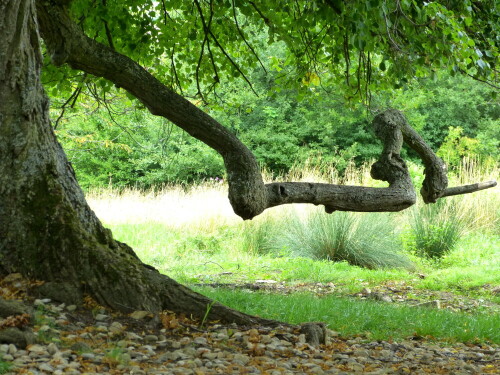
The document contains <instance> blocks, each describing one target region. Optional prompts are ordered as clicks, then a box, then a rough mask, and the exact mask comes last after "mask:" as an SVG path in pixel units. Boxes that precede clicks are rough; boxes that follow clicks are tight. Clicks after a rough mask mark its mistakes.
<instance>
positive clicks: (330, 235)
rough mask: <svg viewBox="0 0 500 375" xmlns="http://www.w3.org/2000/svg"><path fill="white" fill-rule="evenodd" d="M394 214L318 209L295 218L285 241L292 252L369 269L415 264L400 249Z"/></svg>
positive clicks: (408, 267) (410, 266)
mask: <svg viewBox="0 0 500 375" xmlns="http://www.w3.org/2000/svg"><path fill="white" fill-rule="evenodd" d="M395 228H396V227H395V225H394V222H393V219H392V216H391V215H389V214H381V213H377V214H360V213H349V212H335V213H333V214H326V213H323V212H320V211H314V212H313V213H311V214H310V215H309V216H307V217H306V218H305V219H303V220H293V221H292V222H291V227H290V230H289V232H288V233H286V235H285V238H284V241H283V242H285V243H286V247H287V248H288V249H289V251H290V252H291V253H292V254H295V255H297V256H306V257H311V258H315V259H327V260H331V261H335V262H340V261H347V262H348V263H349V264H352V265H356V266H361V267H365V268H370V269H375V268H407V269H413V264H412V262H411V261H410V260H409V258H408V257H406V256H405V255H404V254H402V253H401V252H400V250H401V243H400V240H399V237H398V235H397V233H395Z"/></svg>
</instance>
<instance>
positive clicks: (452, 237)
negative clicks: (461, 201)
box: [410, 200, 465, 259]
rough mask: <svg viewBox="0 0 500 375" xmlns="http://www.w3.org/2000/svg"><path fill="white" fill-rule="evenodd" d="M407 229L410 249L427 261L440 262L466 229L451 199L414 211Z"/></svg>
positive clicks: (423, 206) (422, 206) (419, 207)
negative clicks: (409, 228) (427, 259)
mask: <svg viewBox="0 0 500 375" xmlns="http://www.w3.org/2000/svg"><path fill="white" fill-rule="evenodd" d="M410 227H411V230H410V249H412V250H413V252H414V253H415V254H416V255H418V256H421V257H424V258H429V259H441V258H442V257H444V256H445V255H446V254H448V253H450V252H451V251H452V250H453V249H454V248H455V246H456V245H457V243H458V241H459V239H460V237H461V235H462V233H463V232H464V229H465V226H464V221H463V220H462V218H461V216H460V215H459V210H458V208H457V205H456V203H455V202H454V201H451V200H449V201H446V200H438V201H437V202H436V203H434V204H427V205H420V206H417V207H415V208H413V209H412V211H411V214H410Z"/></svg>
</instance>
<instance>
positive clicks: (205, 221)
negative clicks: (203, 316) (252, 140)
mask: <svg viewBox="0 0 500 375" xmlns="http://www.w3.org/2000/svg"><path fill="white" fill-rule="evenodd" d="M498 190H499V189H498V188H496V190H495V189H491V191H489V192H488V193H487V194H486V193H485V194H484V195H482V196H480V195H476V196H474V195H473V194H471V195H469V196H468V197H465V198H457V200H448V199H447V200H446V201H445V202H446V203H445V204H441V205H440V206H436V207H435V208H432V209H431V210H430V211H429V209H428V208H427V207H426V206H422V205H417V207H416V208H413V211H410V210H406V211H404V212H402V213H395V214H366V215H365V214H342V213H334V214H332V215H326V214H324V213H322V212H321V210H320V209H319V208H311V207H310V206H300V205H295V206H292V207H278V208H274V209H271V210H267V211H266V212H265V213H264V214H262V215H260V216H259V217H257V218H256V219H254V220H252V221H249V222H242V221H241V220H240V219H238V218H236V217H235V216H234V214H233V213H232V212H231V210H230V207H229V208H228V207H227V206H225V205H227V204H228V202H227V196H226V195H225V194H226V193H225V192H224V191H223V189H222V188H221V187H217V189H216V190H214V189H212V188H211V187H208V188H204V187H197V188H196V190H195V191H194V192H193V191H191V192H184V191H183V190H181V189H175V190H173V191H172V192H169V191H165V192H162V193H161V194H159V195H158V194H156V195H155V194H150V195H141V194H140V192H133V193H129V194H128V195H127V193H126V194H125V195H123V194H121V195H116V194H111V193H109V192H108V193H104V194H101V195H99V196H96V197H94V198H92V197H91V198H90V203H91V206H92V207H93V208H94V209H95V210H96V212H97V214H98V216H99V217H101V218H102V219H103V221H104V223H105V225H106V226H108V227H109V228H110V229H111V230H112V231H113V234H114V236H115V237H116V238H117V239H118V240H120V241H123V242H126V243H128V244H129V245H130V246H132V247H133V248H134V250H135V251H136V253H137V255H138V256H139V257H140V258H141V259H142V260H143V261H144V262H145V263H148V264H150V265H152V266H154V267H156V268H157V269H158V270H159V271H160V272H162V273H165V274H167V275H169V276H171V277H173V278H174V279H176V280H178V281H179V282H181V283H184V284H187V285H190V286H192V287H193V288H196V289H197V290H198V291H200V292H201V293H203V294H206V295H207V296H209V297H211V298H213V299H216V300H217V301H220V302H222V303H224V304H227V305H229V306H231V307H234V308H237V309H240V310H242V311H245V312H247V313H251V314H255V315H260V316H263V317H267V318H273V319H279V320H283V321H287V322H292V323H299V322H306V321H323V322H326V323H327V324H328V325H329V327H330V328H331V329H333V330H335V331H338V332H340V333H341V334H343V335H356V334H363V335H367V337H370V338H373V339H386V340H387V339H391V338H392V339H398V340H399V339H402V338H407V337H411V336H415V335H416V336H425V337H434V338H436V339H439V340H448V341H467V342H470V341H480V342H495V343H499V342H500V337H499V332H500V315H499V314H498V313H497V311H498V308H497V307H498V304H500V295H499V293H498V292H494V291H495V288H497V287H499V286H500V225H499V222H500V220H499V211H498V207H499V206H500V199H499V194H498ZM453 199H455V198H453ZM335 215H337V216H335ZM339 215H344V216H339ZM339 218H340V219H339ZM412 220H419V225H418V226H417V227H412V225H411V224H412ZM450 226H453V230H455V231H456V233H458V234H459V235H458V236H455V235H454V236H453V240H452V237H451V236H449V232H447V231H448V229H449V227H450ZM422 228H423V229H422ZM419 231H420V232H419ZM444 234H446V236H445V235H444ZM442 238H448V240H447V241H450V242H449V243H443V242H442V241H441V239H442ZM451 241H452V242H453V244H451ZM450 244H451V245H452V246H448V245H450ZM418 246H429V249H430V250H431V251H432V254H439V255H440V257H436V258H433V259H429V258H425V257H422V254H423V253H422V252H421V251H419V249H418V248H416V247H418ZM441 255H442V256H441ZM382 258H384V259H382ZM332 259H334V260H337V261H335V262H334V261H332ZM342 259H344V261H338V260H342ZM360 265H364V266H365V267H361V266H360ZM257 280H274V281H275V282H277V283H284V284H285V285H286V286H289V287H291V288H292V289H293V290H295V289H296V290H299V292H298V293H292V294H291V295H279V294H269V293H257V292H249V291H245V290H238V289H231V290H228V289H227V288H216V289H214V288H208V287H206V286H203V285H204V284H219V285H221V284H243V283H254V282H255V281H257ZM313 283H325V284H326V283H331V284H334V285H335V292H334V293H333V294H329V295H325V296H318V295H315V294H311V293H310V294H307V293H304V292H300V290H302V291H303V290H304V289H300V288H296V286H299V285H301V284H313ZM391 283H392V284H394V285H395V284H397V285H405V286H411V288H413V290H414V294H415V297H416V298H417V300H418V298H419V294H421V295H424V294H426V293H427V294H429V293H430V292H429V291H437V293H441V292H448V293H450V294H452V296H453V298H459V299H460V298H463V299H464V300H465V299H469V300H470V299H474V301H477V302H478V305H479V307H478V308H474V309H472V310H470V311H469V312H467V313H464V312H458V311H449V310H447V309H435V308H419V307H413V306H410V305H408V304H406V305H405V304H398V303H380V302H376V301H373V300H360V299H356V298H353V297H352V295H353V294H355V293H359V292H360V291H361V290H362V289H363V288H377V286H380V285H385V286H387V285H389V284H391ZM305 290H308V289H307V288H305ZM430 294H431V295H432V296H434V295H433V294H432V293H430ZM349 295H350V296H351V297H349ZM481 301H483V302H484V303H485V304H486V303H488V304H490V305H495V304H497V305H495V306H497V307H496V308H493V309H491V308H486V307H487V306H486V307H485V308H484V309H482V308H481V303H483V302H481Z"/></svg>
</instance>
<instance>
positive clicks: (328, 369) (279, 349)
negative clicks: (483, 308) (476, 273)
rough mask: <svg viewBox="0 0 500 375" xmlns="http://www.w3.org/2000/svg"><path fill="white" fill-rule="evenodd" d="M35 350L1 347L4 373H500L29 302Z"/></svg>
mask: <svg viewBox="0 0 500 375" xmlns="http://www.w3.org/2000/svg"><path fill="white" fill-rule="evenodd" d="M32 304H33V307H34V310H35V318H34V319H33V322H32V323H30V325H29V328H24V329H29V330H32V331H33V333H34V336H35V337H37V338H38V341H37V343H33V344H31V345H28V346H26V347H25V348H22V347H21V345H18V346H16V345H14V344H3V345H0V356H3V361H4V362H11V363H13V365H14V367H13V368H11V369H10V370H9V372H7V374H56V375H59V374H194V375H200V374H269V375H278V374H317V375H321V374H373V375H375V374H500V350H499V347H498V346H488V345H465V344H454V345H447V346H442V345H440V344H436V343H431V342H427V341H413V340H407V341H400V342H393V341H390V342H386V341H380V342H379V341H377V342H369V341H367V340H366V339H364V338H363V337H356V338H343V337H340V336H339V335H338V334H337V333H335V332H333V331H329V330H327V333H328V338H327V341H326V344H325V345H319V346H317V347H314V346H311V345H309V344H308V343H306V338H305V335H304V334H301V333H300V330H299V329H298V328H293V327H280V328H273V329H271V328H268V327H252V328H244V327H237V326H223V325H217V324H210V325H208V326H204V327H203V329H200V327H199V324H198V323H196V322H193V321H191V320H189V319H187V318H185V317H182V316H176V315H174V314H171V313H165V314H162V315H156V316H154V315H152V314H149V313H147V312H141V311H136V312H134V313H133V314H130V315H121V314H115V313H111V312H109V311H106V310H104V309H102V308H99V307H97V306H94V307H92V306H90V307H89V306H87V308H77V307H76V306H74V305H70V306H66V305H64V304H56V303H52V302H51V301H50V300H47V299H45V300H36V301H34V302H32Z"/></svg>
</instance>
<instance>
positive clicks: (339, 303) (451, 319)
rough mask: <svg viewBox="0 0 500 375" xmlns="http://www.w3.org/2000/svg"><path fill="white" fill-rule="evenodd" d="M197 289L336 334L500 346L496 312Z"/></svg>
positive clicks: (229, 302)
mask: <svg viewBox="0 0 500 375" xmlns="http://www.w3.org/2000/svg"><path fill="white" fill-rule="evenodd" d="M196 290H197V291H198V292H200V293H202V294H204V295H206V296H208V297H210V298H213V299H216V300H217V301H218V302H221V303H223V304H225V305H228V306H230V307H232V308H235V309H238V310H241V311H245V312H246V313H249V314H253V315H259V316H263V317H266V318H271V319H277V320H280V321H285V322H289V323H301V322H311V321H322V322H325V323H327V324H328V327H329V328H330V329H332V330H334V331H337V332H339V333H340V334H341V335H347V336H351V335H356V334H363V335H366V337H367V338H368V339H371V340H391V339H392V340H401V339H407V338H410V337H417V338H418V337H425V338H430V339H437V340H445V341H451V342H453V341H458V342H474V341H479V342H491V343H496V344H500V320H499V318H500V316H499V315H498V314H492V315H490V314H464V313H457V312H452V311H447V310H438V309H432V308H426V307H409V306H397V305H393V304H387V303H383V302H376V301H368V300H363V301H359V300H355V299H353V298H345V297H337V296H325V297H317V296H314V295H311V294H303V293H298V294H292V295H278V294H275V293H262V292H251V291H237V290H228V289H225V288H217V289H214V288H208V287H198V288H196Z"/></svg>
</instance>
